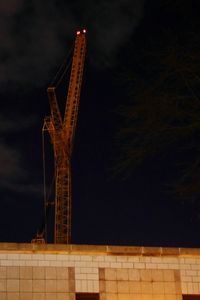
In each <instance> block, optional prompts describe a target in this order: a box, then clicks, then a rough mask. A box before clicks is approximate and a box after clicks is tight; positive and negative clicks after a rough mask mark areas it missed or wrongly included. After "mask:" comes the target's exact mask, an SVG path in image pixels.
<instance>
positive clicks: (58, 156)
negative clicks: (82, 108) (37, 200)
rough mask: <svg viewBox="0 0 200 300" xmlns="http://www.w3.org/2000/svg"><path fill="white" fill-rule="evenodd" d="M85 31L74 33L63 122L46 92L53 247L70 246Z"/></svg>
mask: <svg viewBox="0 0 200 300" xmlns="http://www.w3.org/2000/svg"><path fill="white" fill-rule="evenodd" d="M85 35H86V30H82V31H77V33H76V38H75V46H74V52H73V59H72V67H71V74H70V80H69V88H68V93H67V100H66V107H65V113H64V117H63V118H62V116H61V113H60V110H59V106H58V102H57V97H56V87H55V86H50V87H48V89H47V93H48V98H49V103H50V110H51V114H50V116H48V117H45V119H44V125H43V131H48V133H49V135H50V140H51V143H52V146H53V153H54V162H55V202H54V205H55V221H54V243H57V244H58V243H59V244H61V243H63V244H69V243H70V242H71V219H72V212H71V207H72V187H71V156H72V150H73V141H74V134H75V128H76V123H77V116H78V107H79V99H80V92H81V84H82V77H83V68H84V60H85V51H86V36H85Z"/></svg>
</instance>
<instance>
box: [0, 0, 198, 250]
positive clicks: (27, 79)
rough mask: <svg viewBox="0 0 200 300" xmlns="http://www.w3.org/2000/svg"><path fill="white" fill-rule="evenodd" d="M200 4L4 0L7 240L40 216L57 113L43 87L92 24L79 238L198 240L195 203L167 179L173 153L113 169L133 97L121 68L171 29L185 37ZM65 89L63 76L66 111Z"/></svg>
mask: <svg viewBox="0 0 200 300" xmlns="http://www.w3.org/2000/svg"><path fill="white" fill-rule="evenodd" d="M188 2H189V3H188ZM199 9H200V5H199V4H198V1H187V0H185V1H181V0H180V1H178V0H177V1H175V0H174V1H171V0H160V1H159V0H157V1H156V0H155V1H153V0H152V1H151V0H149V1H148V0H146V1H145V0H116V1H114V0H107V1H106V0H105V1H99V2H98V1H89V0H85V1H81V0H78V1H71V0H70V1H64V0H61V1H56V0H50V1H47V0H44V1H37V0H29V1H25V0H6V1H5V0H3V1H1V2H0V16H1V18H0V22H1V23H0V41H1V42H0V44H1V46H0V97H1V110H0V133H1V135H0V241H1V242H30V241H31V239H32V238H33V237H34V235H35V234H36V232H37V230H38V228H39V226H40V224H41V222H42V215H43V166H42V134H41V130H42V126H43V119H44V117H45V116H46V115H48V114H49V112H50V108H49V103H48V97H47V93H46V89H47V87H48V85H49V84H50V82H51V81H52V79H53V78H54V76H55V74H56V71H57V69H58V68H59V66H60V65H61V64H62V62H63V61H64V59H65V58H66V56H67V55H68V53H69V52H70V49H71V47H72V46H73V41H74V38H75V33H76V30H77V29H80V28H86V29H87V54H86V61H85V69H84V76H83V84H82V91H81V99H80V109H79V116H78V123H77V128H76V135H75V144H74V152H73V159H72V169H73V170H72V178H73V179H72V182H73V200H72V208H73V218H72V243H81V244H82V243H84V244H115V245H135V246H136V245H140V246H178V247H184V246H186V247H199V246H200V240H199V230H200V221H199V220H198V218H196V206H194V205H193V203H192V202H184V201H182V200H181V199H176V197H174V195H173V194H172V193H170V192H169V191H168V189H167V183H168V181H169V178H171V177H173V176H174V174H175V175H176V174H177V176H178V172H177V171H174V162H175V161H176V159H177V157H176V155H174V156H173V155H171V157H169V156H167V158H166V156H165V158H160V157H156V158H154V160H148V159H147V160H146V161H145V162H144V163H143V164H141V165H140V166H138V167H137V169H136V170H134V171H133V172H132V174H131V175H130V176H129V177H128V178H126V179H124V177H125V176H123V175H124V174H120V175H118V176H117V177H115V176H113V172H112V169H113V165H114V164H115V162H116V161H117V160H118V149H117V146H116V144H117V143H116V133H117V131H118V130H119V128H120V126H122V123H121V122H122V120H121V118H120V117H119V116H118V113H117V111H118V107H119V106H120V105H122V104H126V103H128V101H129V100H130V93H129V89H128V88H127V86H126V84H124V81H123V79H122V78H124V74H126V73H127V74H128V72H129V71H130V68H131V70H132V71H133V70H134V63H133V61H134V60H135V61H137V55H139V54H138V53H140V52H142V51H143V50H144V49H148V43H149V41H151V44H152V43H154V44H155V45H156V43H158V44H159V43H160V42H161V40H162V38H163V33H166V32H174V30H172V29H173V28H176V33H175V34H176V35H181V36H182V41H184V42H185V43H186V44H187V42H188V41H187V39H186V38H185V40H184V33H185V32H186V31H187V30H188V28H189V30H191V31H192V30H194V28H193V24H199V23H198V22H197V19H198V16H199ZM199 25H200V24H199ZM195 26H196V25H195ZM199 28H200V27H199ZM155 47H156V46H155ZM199 49H200V48H199ZM133 58H134V59H133ZM130 61H131V63H130ZM143 63H144V64H145V61H144V62H143ZM133 72H134V71H133ZM147 80H148V79H147ZM64 92H65V93H66V92H67V83H66V82H62V87H61V88H60V91H58V94H59V100H58V102H59V105H60V108H61V110H62V111H63V106H64V103H65V95H64ZM50 149H51V148H50V147H49V145H48V146H47V147H46V150H47V152H48V153H47V154H46V155H47V159H48V166H47V168H48V169H51V166H53V162H52V157H51V155H52V152H51V150H50ZM174 172H175V173H174ZM176 172H177V173H176ZM49 241H50V242H51V241H52V240H51V235H50V234H49Z"/></svg>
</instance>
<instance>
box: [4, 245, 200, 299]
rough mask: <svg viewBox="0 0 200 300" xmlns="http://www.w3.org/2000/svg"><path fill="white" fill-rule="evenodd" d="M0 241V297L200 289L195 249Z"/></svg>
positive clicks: (147, 294) (139, 295) (155, 294)
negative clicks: (34, 243) (38, 244)
mask: <svg viewBox="0 0 200 300" xmlns="http://www.w3.org/2000/svg"><path fill="white" fill-rule="evenodd" d="M164 249H165V248H149V249H148V248H144V247H108V246H79V245H60V246H59V245H43V246H37V245H31V244H23V245H22V244H21V245H20V244H5V243H0V300H47V299H48V300H49V299H50V300H64V299H65V300H74V299H75V292H83V293H84V292H86V293H100V300H132V299H135V300H136V299H137V300H147V299H148V300H180V299H182V294H200V251H199V249H179V248H169V249H166V250H164Z"/></svg>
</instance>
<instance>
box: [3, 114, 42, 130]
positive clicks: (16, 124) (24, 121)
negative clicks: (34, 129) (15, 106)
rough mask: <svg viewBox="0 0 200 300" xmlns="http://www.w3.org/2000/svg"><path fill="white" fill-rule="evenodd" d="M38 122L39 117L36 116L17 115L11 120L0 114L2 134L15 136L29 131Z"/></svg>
mask: <svg viewBox="0 0 200 300" xmlns="http://www.w3.org/2000/svg"><path fill="white" fill-rule="evenodd" d="M37 121H38V117H37V116H35V115H30V116H27V117H24V116H20V115H17V114H16V113H15V117H14V118H12V119H10V118H8V117H5V116H4V115H2V114H0V133H2V134H9V133H12V134H13V133H16V132H20V131H22V130H26V129H29V128H30V127H31V126H33V125H35V124H36V122H37Z"/></svg>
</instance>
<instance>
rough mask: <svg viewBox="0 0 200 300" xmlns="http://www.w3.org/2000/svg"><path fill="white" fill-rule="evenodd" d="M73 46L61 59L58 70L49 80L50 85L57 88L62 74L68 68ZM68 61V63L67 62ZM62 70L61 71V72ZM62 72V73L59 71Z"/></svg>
mask: <svg viewBox="0 0 200 300" xmlns="http://www.w3.org/2000/svg"><path fill="white" fill-rule="evenodd" d="M72 50H73V47H71V49H70V50H69V52H68V54H67V55H66V57H65V59H64V60H63V63H62V64H61V66H60V67H59V69H58V71H57V72H56V75H55V76H54V78H53V80H52V81H51V84H50V86H54V87H55V88H57V87H58V86H59V84H60V83H61V81H62V79H63V77H64V75H65V74H66V72H67V70H68V69H69V67H70V65H71V62H72V59H70V56H71V53H72ZM67 61H68V63H67ZM62 70H63V72H62ZM61 72H62V73H61Z"/></svg>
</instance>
